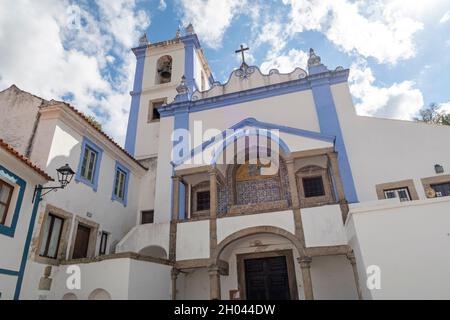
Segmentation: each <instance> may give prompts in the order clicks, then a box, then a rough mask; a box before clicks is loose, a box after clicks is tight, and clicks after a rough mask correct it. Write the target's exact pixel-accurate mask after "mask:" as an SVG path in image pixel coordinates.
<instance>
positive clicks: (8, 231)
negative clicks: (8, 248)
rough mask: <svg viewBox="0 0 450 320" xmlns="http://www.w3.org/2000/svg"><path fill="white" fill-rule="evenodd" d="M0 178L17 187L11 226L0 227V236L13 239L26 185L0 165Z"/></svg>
mask: <svg viewBox="0 0 450 320" xmlns="http://www.w3.org/2000/svg"><path fill="white" fill-rule="evenodd" d="M0 176H1V177H3V178H5V179H6V180H8V181H9V182H10V183H11V184H13V185H18V186H19V193H18V195H17V201H16V207H15V209H14V215H13V218H12V220H11V225H10V226H9V227H8V226H4V225H0V234H3V235H5V236H7V237H10V238H14V234H15V233H16V226H17V221H18V220H19V215H20V208H21V207H22V201H23V196H24V194H25V189H26V187H27V183H26V182H25V180H23V179H22V178H20V177H19V176H17V175H16V174H14V173H13V172H11V171H9V170H8V169H6V168H5V167H3V166H2V165H0Z"/></svg>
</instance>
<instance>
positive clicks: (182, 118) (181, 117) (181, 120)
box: [174, 109, 189, 220]
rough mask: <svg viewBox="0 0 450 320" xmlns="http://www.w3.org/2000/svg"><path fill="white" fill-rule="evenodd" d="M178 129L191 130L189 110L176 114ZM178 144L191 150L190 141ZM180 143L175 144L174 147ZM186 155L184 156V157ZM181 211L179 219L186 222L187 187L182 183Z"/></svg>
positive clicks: (175, 126)
mask: <svg viewBox="0 0 450 320" xmlns="http://www.w3.org/2000/svg"><path fill="white" fill-rule="evenodd" d="M176 129H186V130H189V113H188V110H187V109H186V110H183V111H181V112H180V111H178V112H176V113H175V118H174V130H176ZM178 143H183V144H184V147H183V150H189V141H180V142H178ZM178 143H175V142H174V146H175V145H177V144H178ZM184 156H186V155H183V157H184ZM179 192H180V194H179V202H178V203H179V204H180V205H179V211H178V219H180V220H184V218H185V212H186V211H185V209H186V203H185V202H186V201H185V199H186V198H185V197H186V187H185V185H184V184H183V183H180V189H179Z"/></svg>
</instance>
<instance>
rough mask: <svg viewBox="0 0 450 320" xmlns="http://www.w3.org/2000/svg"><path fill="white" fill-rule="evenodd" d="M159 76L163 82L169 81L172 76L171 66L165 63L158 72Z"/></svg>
mask: <svg viewBox="0 0 450 320" xmlns="http://www.w3.org/2000/svg"><path fill="white" fill-rule="evenodd" d="M158 73H159V76H160V77H161V78H162V79H164V80H170V78H171V76H172V66H171V65H170V63H168V62H166V63H164V65H163V66H162V68H161V69H159V70H158Z"/></svg>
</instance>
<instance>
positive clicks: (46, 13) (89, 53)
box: [0, 0, 149, 143]
mask: <svg viewBox="0 0 450 320" xmlns="http://www.w3.org/2000/svg"><path fill="white" fill-rule="evenodd" d="M80 3H81V5H82V7H81V15H82V26H83V27H82V28H81V29H79V30H70V29H68V28H67V17H68V15H67V8H68V7H69V4H70V3H69V1H66V0H64V1H61V0H42V1H39V2H38V1H32V0H3V1H1V2H0V52H1V53H2V58H1V59H0V89H4V88H6V87H8V86H10V85H11V84H13V83H15V84H17V85H18V86H19V87H20V88H22V89H24V90H26V91H29V92H31V93H33V94H36V95H39V96H42V97H43V98H46V99H62V97H64V96H67V95H69V94H70V96H72V97H73V99H71V100H72V101H71V103H72V104H73V105H74V106H75V107H77V108H78V109H80V110H81V111H83V112H85V113H87V114H90V115H94V114H99V115H100V117H99V121H100V122H102V124H103V126H104V129H105V130H106V131H107V132H108V133H109V134H110V135H112V136H113V137H114V138H115V139H116V140H117V141H118V142H119V143H123V140H124V136H125V132H126V126H127V119H128V110H129V106H130V97H129V91H130V89H131V87H132V80H133V73H134V70H133V66H134V63H135V62H134V61H135V58H134V56H133V54H132V53H131V52H130V50H129V48H130V47H131V46H132V45H133V44H134V43H135V41H136V39H137V37H138V36H139V34H140V33H141V32H142V31H143V30H144V29H145V28H146V27H147V26H148V23H149V20H148V18H147V17H146V15H145V14H144V13H143V12H139V11H137V10H136V8H135V1H134V0H118V1H114V2H111V1H105V0H97V5H98V7H99V16H98V17H97V16H96V15H94V14H92V13H91V12H90V11H89V10H90V9H89V8H88V7H87V6H86V7H85V6H83V4H84V2H83V1H80ZM12 8H14V14H11V9H12ZM112 63H114V69H109V68H108V67H109V66H111V64H112Z"/></svg>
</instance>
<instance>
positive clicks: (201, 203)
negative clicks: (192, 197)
mask: <svg viewBox="0 0 450 320" xmlns="http://www.w3.org/2000/svg"><path fill="white" fill-rule="evenodd" d="M209 207H210V194H209V191H200V192H197V211H203V210H209Z"/></svg>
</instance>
